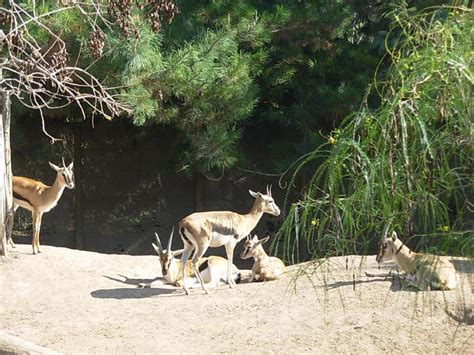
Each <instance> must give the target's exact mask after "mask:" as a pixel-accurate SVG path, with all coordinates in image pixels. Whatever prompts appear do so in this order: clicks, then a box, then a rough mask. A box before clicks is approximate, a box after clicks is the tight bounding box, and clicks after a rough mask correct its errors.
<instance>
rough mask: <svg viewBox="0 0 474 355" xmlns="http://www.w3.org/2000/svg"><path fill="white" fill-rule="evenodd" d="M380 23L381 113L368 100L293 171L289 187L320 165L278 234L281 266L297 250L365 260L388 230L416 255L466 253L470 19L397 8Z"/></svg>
mask: <svg viewBox="0 0 474 355" xmlns="http://www.w3.org/2000/svg"><path fill="white" fill-rule="evenodd" d="M387 16H388V18H389V19H390V20H391V22H392V27H391V29H390V31H389V34H388V35H387V39H390V38H393V37H394V36H393V35H392V34H396V37H397V43H396V45H395V46H394V47H387V51H388V55H389V57H390V59H391V61H392V65H391V67H390V69H389V71H388V74H387V76H386V79H385V78H384V77H377V80H376V82H375V85H374V87H373V89H374V90H376V92H377V93H379V95H380V101H381V105H380V107H379V108H378V109H371V108H370V107H369V105H368V104H367V102H366V103H365V105H363V106H362V108H361V109H360V110H359V111H358V112H356V113H355V114H353V115H350V116H348V117H347V118H346V119H345V120H344V121H343V123H342V124H341V126H340V128H339V129H338V130H334V131H333V132H332V133H331V134H330V136H329V137H328V141H327V143H325V144H323V145H322V146H320V147H319V148H318V149H316V150H315V151H313V152H311V153H309V154H307V155H305V156H303V157H302V158H301V159H300V160H298V161H297V162H296V163H295V164H294V167H293V168H294V170H293V174H292V175H290V181H289V182H290V186H289V187H290V189H291V188H292V186H293V182H294V180H295V178H296V176H297V175H298V173H299V172H300V171H301V169H303V168H304V167H305V166H306V165H307V164H309V163H310V162H314V161H318V162H320V161H321V164H320V165H319V166H318V168H317V169H316V170H315V172H314V175H313V177H312V179H311V181H310V183H309V184H308V186H307V188H306V191H305V196H304V198H303V199H302V200H301V201H299V202H298V203H295V204H293V205H292V206H291V208H290V210H289V213H288V217H287V218H286V220H285V222H284V225H283V227H282V228H281V230H280V231H279V234H278V242H277V244H278V243H282V244H283V249H284V253H285V256H286V258H287V259H288V260H293V261H297V260H298V257H299V255H298V253H297V252H298V251H300V250H302V247H301V244H304V245H305V246H306V247H307V248H308V251H309V252H310V253H311V254H312V255H313V256H323V255H334V254H347V253H357V252H361V251H362V252H367V251H368V249H369V245H370V243H371V241H373V239H374V238H375V239H378V238H380V237H381V236H382V235H383V234H385V233H387V231H389V230H397V231H399V232H400V231H401V232H402V236H403V237H404V239H405V240H407V239H408V237H409V236H412V235H418V236H419V235H423V236H424V237H423V238H418V239H417V240H418V244H419V245H418V247H420V248H423V247H424V248H426V247H429V246H436V247H437V248H438V252H440V253H446V252H450V253H457V254H463V255H468V254H469V255H472V248H471V247H472V243H473V241H474V238H473V233H472V230H471V231H470V230H469V228H472V226H469V225H468V224H467V221H468V218H469V217H468V216H469V210H472V204H471V202H469V198H470V196H472V192H473V191H472V190H473V180H472V170H473V160H472V158H473V157H472V133H473V131H472V122H471V106H470V102H471V87H472V84H473V73H472V67H470V61H471V60H472V35H473V30H472V29H473V22H474V18H473V13H472V11H471V10H468V9H467V8H462V7H444V8H430V9H429V10H426V11H413V9H411V8H408V7H406V6H404V5H401V6H397V7H394V9H393V10H392V11H391V12H389V13H388V14H387ZM295 234H296V236H295ZM277 246H280V245H277ZM372 251H374V250H372Z"/></svg>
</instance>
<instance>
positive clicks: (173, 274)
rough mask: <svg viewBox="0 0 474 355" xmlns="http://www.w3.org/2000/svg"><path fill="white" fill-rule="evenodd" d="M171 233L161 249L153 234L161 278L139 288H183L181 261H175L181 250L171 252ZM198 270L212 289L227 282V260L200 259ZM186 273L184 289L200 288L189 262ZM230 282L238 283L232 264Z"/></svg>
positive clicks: (236, 272) (217, 258) (140, 285)
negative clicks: (164, 246)
mask: <svg viewBox="0 0 474 355" xmlns="http://www.w3.org/2000/svg"><path fill="white" fill-rule="evenodd" d="M173 232H174V228H173V230H172V231H171V235H170V239H169V240H168V246H167V248H166V249H163V247H162V246H161V242H160V237H159V236H158V234H157V233H155V238H156V244H155V243H152V246H153V249H155V252H156V253H157V254H158V256H159V258H160V265H161V273H162V275H163V277H162V278H157V279H156V280H154V281H153V282H151V283H141V284H139V285H138V287H140V288H144V287H153V286H156V285H163V284H168V285H174V286H176V287H183V286H184V284H183V276H182V274H181V260H180V259H176V258H175V257H178V256H180V255H181V254H182V252H183V249H179V250H175V251H172V250H171V243H172V242H173ZM198 266H199V270H200V271H201V275H202V277H203V280H204V282H205V284H206V286H208V287H210V288H213V287H217V286H218V285H219V283H220V281H225V280H227V260H226V259H224V258H222V257H220V256H210V257H208V258H201V260H200V262H199V265H198ZM184 272H185V273H186V276H187V278H186V287H189V288H194V287H201V284H200V283H198V282H197V279H196V278H195V276H196V275H195V273H194V270H193V269H192V267H191V261H187V262H186V267H185V271H184ZM231 273H232V280H233V281H234V282H237V283H238V282H239V281H240V273H239V269H237V267H236V266H235V265H234V264H232V270H231Z"/></svg>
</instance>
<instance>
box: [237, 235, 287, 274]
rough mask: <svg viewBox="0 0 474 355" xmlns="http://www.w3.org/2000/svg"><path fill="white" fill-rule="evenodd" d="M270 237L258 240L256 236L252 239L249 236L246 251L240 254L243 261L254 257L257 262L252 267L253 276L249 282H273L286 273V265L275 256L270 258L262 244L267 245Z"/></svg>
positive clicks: (245, 246)
mask: <svg viewBox="0 0 474 355" xmlns="http://www.w3.org/2000/svg"><path fill="white" fill-rule="evenodd" d="M268 239H270V237H269V236H268V237H265V238H263V239H260V240H259V239H258V237H257V236H256V235H254V236H253V238H250V235H249V236H247V240H246V241H245V245H244V251H243V252H242V253H241V254H240V257H241V258H242V259H248V258H251V257H253V258H254V260H255V262H254V264H253V266H252V275H251V276H250V280H249V282H254V281H272V280H276V279H277V278H279V277H280V276H281V275H283V274H284V273H285V270H286V268H285V264H283V261H281V260H280V259H278V258H277V257H275V256H268V254H267V253H266V252H265V250H264V249H263V246H262V244H264V243H266V242H267V241H268Z"/></svg>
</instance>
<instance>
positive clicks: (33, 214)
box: [31, 211, 38, 254]
mask: <svg viewBox="0 0 474 355" xmlns="http://www.w3.org/2000/svg"><path fill="white" fill-rule="evenodd" d="M31 216H32V220H33V237H32V239H31V246H32V247H33V254H36V249H35V248H36V229H37V223H36V221H37V219H38V213H36V212H35V211H33V212H32V215H31Z"/></svg>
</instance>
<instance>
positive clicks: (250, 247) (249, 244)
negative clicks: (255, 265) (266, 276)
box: [240, 235, 270, 259]
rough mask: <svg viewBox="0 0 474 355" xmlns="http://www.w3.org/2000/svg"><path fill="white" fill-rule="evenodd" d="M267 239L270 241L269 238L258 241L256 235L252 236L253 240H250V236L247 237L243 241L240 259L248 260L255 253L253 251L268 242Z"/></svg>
mask: <svg viewBox="0 0 474 355" xmlns="http://www.w3.org/2000/svg"><path fill="white" fill-rule="evenodd" d="M268 239H270V236H268V237H265V238H262V239H260V240H259V239H258V237H257V236H256V235H254V236H253V238H250V235H248V236H247V239H246V240H245V244H244V250H243V251H242V253H241V254H240V257H241V258H242V259H248V258H251V257H252V256H253V254H254V252H255V250H256V249H257V248H258V247H259V246H260V245H262V244H264V243H266V242H268Z"/></svg>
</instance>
